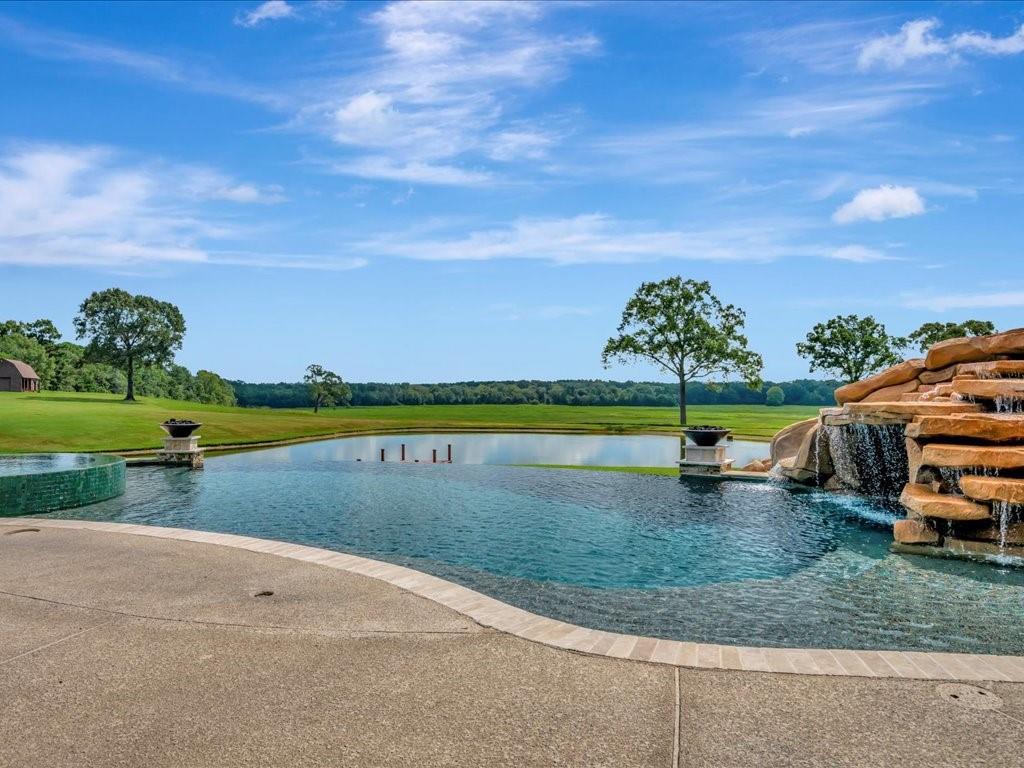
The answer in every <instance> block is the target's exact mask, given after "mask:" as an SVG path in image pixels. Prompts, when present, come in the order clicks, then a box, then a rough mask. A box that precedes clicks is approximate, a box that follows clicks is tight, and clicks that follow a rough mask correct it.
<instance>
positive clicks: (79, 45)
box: [0, 15, 285, 108]
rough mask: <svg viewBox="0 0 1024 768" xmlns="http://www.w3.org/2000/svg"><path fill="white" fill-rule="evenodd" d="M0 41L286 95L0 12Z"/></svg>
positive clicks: (250, 95) (269, 98)
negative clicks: (43, 26) (7, 15)
mask: <svg viewBox="0 0 1024 768" xmlns="http://www.w3.org/2000/svg"><path fill="white" fill-rule="evenodd" d="M0 41H3V42H4V43H6V44H7V45H10V46H14V47H17V48H19V49H21V50H22V51H24V52H26V53H28V54H29V55H31V56H35V57H38V58H41V59H49V60H54V61H69V62H81V63H85V64H90V65H94V66H96V67H107V68H111V69H115V70H121V71H124V72H130V73H132V74H134V75H137V76H139V77H144V78H146V79H148V80H154V81H157V82H162V83H167V84H169V85H173V86H175V87H178V88H182V89H184V90H190V91H195V92H197V93H208V94H212V95H216V96H226V97H229V98H232V99H238V100H241V101H248V102H254V103H257V104H261V105H263V106H267V107H275V108H280V107H282V106H283V105H284V102H285V99H284V98H283V97H282V96H281V95H279V94H277V93H275V92H273V91H270V90H266V89H263V88H259V87H256V86H253V85H250V84H248V83H244V82H242V81H239V80H237V79H235V78H233V77H230V76H228V75H221V74H216V73H212V72H210V71H208V70H207V69H205V68H204V67H201V66H198V65H194V64H188V63H185V62H181V61H177V60H175V59H172V58H169V57H166V56H161V55H157V54H153V53H148V52H145V51H139V50H134V49H132V48H128V47H125V46H120V45H115V44H113V43H109V42H106V41H104V40H98V39H96V38H92V37H83V36H80V35H73V34H69V33H66V32H60V31H53V30H48V29H44V28H41V27H37V26H32V25H28V24H24V23H22V22H19V21H15V20H14V19H11V18H8V17H6V16H3V15H0Z"/></svg>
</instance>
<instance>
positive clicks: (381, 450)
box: [380, 448, 384, 461]
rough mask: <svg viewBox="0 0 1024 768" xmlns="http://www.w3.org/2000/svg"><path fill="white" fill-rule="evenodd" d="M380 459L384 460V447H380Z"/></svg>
mask: <svg viewBox="0 0 1024 768" xmlns="http://www.w3.org/2000/svg"><path fill="white" fill-rule="evenodd" d="M380 460H381V461H384V449H383V448H381V449H380Z"/></svg>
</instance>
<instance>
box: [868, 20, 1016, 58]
mask: <svg viewBox="0 0 1024 768" xmlns="http://www.w3.org/2000/svg"><path fill="white" fill-rule="evenodd" d="M941 25H942V23H941V22H940V21H939V20H938V19H915V20H914V21H908V22H907V23H906V24H904V25H903V26H902V27H900V31H899V32H897V33H896V34H893V35H882V36H881V37H876V38H874V39H873V40H869V41H868V42H867V43H865V44H864V45H863V46H862V47H861V49H860V56H859V57H858V59H857V66H858V68H860V69H862V70H867V69H871V68H873V67H875V66H876V65H881V66H884V67H886V68H888V69H899V68H900V67H902V66H904V65H906V64H907V63H908V62H912V61H917V60H919V59H930V58H936V57H942V58H946V59H950V60H955V59H956V58H957V57H958V55H959V54H961V53H976V54H983V55H986V56H1013V55H1016V54H1019V53H1024V24H1022V25H1021V26H1020V27H1018V29H1017V30H1016V31H1015V32H1013V33H1012V34H1010V35H1008V36H1006V37H993V36H992V35H991V34H989V33H988V32H962V33H960V34H957V35H953V36H952V37H940V36H938V35H936V34H935V32H936V30H938V28H939V27H940V26H941Z"/></svg>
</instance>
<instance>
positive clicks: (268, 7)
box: [235, 0, 296, 27]
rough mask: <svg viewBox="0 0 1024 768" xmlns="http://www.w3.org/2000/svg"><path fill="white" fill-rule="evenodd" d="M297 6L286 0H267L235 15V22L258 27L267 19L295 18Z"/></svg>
mask: <svg viewBox="0 0 1024 768" xmlns="http://www.w3.org/2000/svg"><path fill="white" fill-rule="evenodd" d="M295 15H296V13H295V7H294V6H292V5H291V4H289V3H287V2H285V0H266V2H265V3H260V4H259V5H257V6H256V7H255V8H253V9H252V10H250V11H245V12H242V13H239V14H238V15H237V16H235V24H237V25H238V26H240V27H257V26H259V25H260V24H262V23H263V22H265V21H277V20H279V19H288V18H293V17H294V16H295Z"/></svg>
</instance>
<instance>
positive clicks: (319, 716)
mask: <svg viewBox="0 0 1024 768" xmlns="http://www.w3.org/2000/svg"><path fill="white" fill-rule="evenodd" d="M26 529H27V530H26ZM32 529H38V530H32ZM126 533H135V534H144V535H124V534H126ZM243 547H244V548H243ZM368 563H372V561H366V560H363V559H362V558H354V557H353V556H349V555H340V554H336V553H326V552H325V551H324V550H316V549H313V548H307V547H295V546H294V545H288V544H283V543H277V542H266V541H260V540H257V539H251V538H246V537H231V536H223V535H218V534H205V533H199V532H193V531H180V530H175V529H166V528H165V529H159V528H146V527H144V526H123V525H121V526H118V525H116V524H109V523H84V522H79V521H61V520H52V521H51V520H27V519H6V520H3V521H0V724H2V726H3V733H4V736H3V738H2V739H0V766H33V767H35V766H49V765H53V766H58V765H60V766H64V765H88V766H93V765H95V766H106V765H111V766H113V765H147V766H164V765H166V766H181V765H189V766H218V767H219V766H233V765H268V766H269V765H273V766H285V765H352V766H364V765H365V766H378V765H379V766H390V765H400V764H410V765H417V766H432V765H467V766H482V765H487V766H496V765H516V766H548V765H567V766H589V765H605V766H632V765H637V766H641V765H642V766H723V767H724V766H730V767H731V766H737V765H742V764H752V765H757V766H790V765H805V766H818V765H820V766H866V765H890V764H899V765H903V766H918V765H920V766H929V767H930V768H934V767H935V766H970V765H979V766H981V765H1000V766H1012V765H1024V755H1022V753H1021V751H1020V748H1019V743H1020V739H1021V736H1022V734H1024V685H1020V684H1016V683H1011V682H998V680H1005V679H1008V678H1009V677H1010V675H1009V674H1008V673H1009V672H1011V671H1013V670H1014V669H1016V667H1015V666H1012V665H1013V664H1015V663H1017V662H1014V661H1013V660H1012V659H1010V660H1008V661H1005V662H998V663H999V664H1000V665H1004V666H1003V669H1005V670H1006V672H999V669H996V668H994V667H993V666H992V664H991V662H988V663H986V662H984V659H988V658H990V657H966V658H975V659H979V660H981V663H982V664H985V667H984V669H986V670H988V671H986V672H985V673H984V674H982V672H981V671H980V670H982V667H980V666H979V667H978V668H977V669H975V668H972V667H970V666H968V665H965V664H963V662H962V661H960V662H957V663H958V664H961V666H959V667H957V666H956V665H955V664H954V663H953V661H947V663H948V664H949V665H950V667H951V668H952V669H954V670H958V674H954V675H938V674H936V676H935V677H936V679H932V680H921V679H917V680H915V679H902V678H899V677H897V675H898V674H899V672H900V667H901V662H899V661H895V658H897V657H894V660H893V661H892V662H890V666H889V668H888V669H889V671H890V672H891V674H892V676H890V677H876V676H873V677H868V676H861V677H855V676H849V675H828V674H822V671H821V670H820V669H818V670H817V672H818V673H817V674H813V675H807V674H800V672H801V670H799V669H796V665H794V664H793V663H792V661H790V667H789V673H783V674H779V673H774V672H755V671H742V670H726V669H714V668H709V669H701V668H691V667H687V666H676V665H675V664H666V663H654V662H655V661H657V659H656V658H655V656H656V655H657V653H658V644H657V643H655V644H654V646H653V647H652V648H650V649H647V648H646V644H645V647H642V648H640V650H639V651H638V649H637V647H638V646H639V645H640V643H641V641H638V640H636V639H635V638H634V639H633V641H632V643H631V644H629V646H630V647H629V648H628V650H627V649H624V648H622V647H620V650H625V652H626V655H630V656H645V655H646V656H647V659H648V660H647V661H644V660H636V659H634V658H628V659H625V658H615V657H612V656H608V655H594V654H593V653H580V652H575V651H572V650H567V649H565V648H559V647H553V646H552V645H549V644H545V640H546V641H547V642H548V643H551V642H559V641H561V642H563V644H564V643H565V642H566V639H567V638H568V639H569V641H570V644H571V641H572V640H573V638H572V635H573V634H574V633H576V637H577V638H578V637H580V634H579V632H582V631H586V630H580V631H577V630H576V629H568V630H565V629H562V630H559V631H549V630H550V627H547V628H545V629H542V630H541V631H540V634H539V635H538V636H537V638H535V640H537V641H531V639H527V638H526V637H517V636H515V635H513V634H509V633H507V632H502V631H496V630H495V629H493V628H489V627H487V626H484V624H486V623H488V622H487V618H488V615H490V616H491V617H492V619H493V617H494V616H495V615H497V614H500V612H501V608H499V607H496V606H495V605H492V604H491V603H495V604H496V605H497V606H501V605H502V604H500V603H497V601H490V602H487V601H489V598H477V599H475V600H474V599H469V598H466V597H465V596H464V595H463V596H462V597H463V600H465V602H463V604H462V608H461V609H460V610H461V611H462V612H460V610H455V609H453V608H451V607H446V606H445V605H442V604H440V603H439V602H437V601H438V600H442V601H443V600H450V601H452V602H453V603H458V602H459V595H460V593H459V590H462V588H460V587H455V586H453V585H447V586H446V587H445V588H441V586H439V585H437V584H433V582H440V585H446V584H447V583H446V582H441V580H435V579H433V577H429V576H425V575H423V574H417V573H416V572H414V571H408V570H407V569H398V567H397V566H389V565H385V564H379V563H378V564H370V565H367V564H368ZM356 569H363V570H365V571H366V573H359V572H358V571H357V570H356ZM396 569H397V570H396ZM392 580H393V581H394V582H395V583H388V582H389V581H392ZM435 587H436V588H437V591H436V593H435V595H434V597H433V598H432V599H427V598H426V597H425V596H423V595H421V594H416V593H415V590H419V591H423V592H427V591H429V590H430V589H431V588H435ZM410 590H413V591H410ZM268 591H269V592H273V594H272V595H267V596H260V597H258V596H257V595H258V593H261V592H268ZM462 592H468V590H462ZM472 594H474V593H470V595H472ZM453 595H454V597H453ZM481 599H482V600H483V601H484V602H482V603H481V602H480V600H481ZM506 607H507V606H506ZM488 608H489V609H490V614H488V612H487V609H488ZM512 610H515V609H512ZM467 612H469V613H473V612H476V613H477V618H478V619H480V621H475V620H473V619H472V618H470V616H468V615H467ZM542 621H550V620H546V619H545V620H542ZM563 626H564V627H569V626H570V625H563ZM529 630H530V627H529V626H526V627H525V628H521V631H522V632H523V634H524V635H528V634H529ZM602 634H604V633H602ZM617 637H625V636H617ZM627 643H628V641H624V642H623V643H622V646H625V645H626V644H627ZM613 645H614V643H613ZM682 645H688V644H682ZM662 647H663V648H664V646H662ZM712 647H717V648H721V647H720V646H701V647H700V648H712ZM700 648H696V649H695V653H696V654H697V656H696V660H697V661H696V663H700V662H701V661H703V662H705V663H707V664H708V665H712V664H713V662H716V661H717V662H718V666H721V662H722V661H723V655H722V654H721V653H719V656H718V658H717V659H712V658H710V657H709V656H708V652H707V651H701V650H700ZM597 650H600V649H597ZM940 656H941V655H940ZM950 656H951V657H952V655H950ZM767 658H768V657H767V656H766V659H767ZM1007 658H1008V659H1009V657H1007ZM851 663H852V662H851ZM921 663H924V662H921ZM915 669H916V672H917V674H916V675H915V676H918V677H920V676H922V674H921V673H922V670H921V669H920V668H918V667H915ZM884 671H885V670H884V669H881V668H880V669H879V670H876V671H872V670H870V669H869V671H868V673H869V674H872V675H877V674H879V673H881V672H884ZM903 671H904V673H906V674H910V673H911V672H913V671H914V670H912V669H910V668H906V669H904V670H903ZM887 674H889V672H887ZM999 675H1003V676H1002V677H1000V676H999ZM950 677H952V678H955V679H968V680H974V681H975V682H974V683H972V685H974V686H976V687H977V688H978V689H980V690H981V691H983V692H984V694H985V698H973V697H971V696H970V695H961V698H959V699H956V700H954V699H951V698H949V697H948V696H945V697H944V696H943V695H942V689H941V686H943V685H949V684H950V679H949V678H950ZM940 678H944V679H945V682H941V681H940ZM992 678H995V679H994V680H993V679H992ZM979 702H980V703H979ZM971 703H974V704H976V705H978V706H984V707H986V708H985V709H974V708H971V707H970V706H965V704H971Z"/></svg>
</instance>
